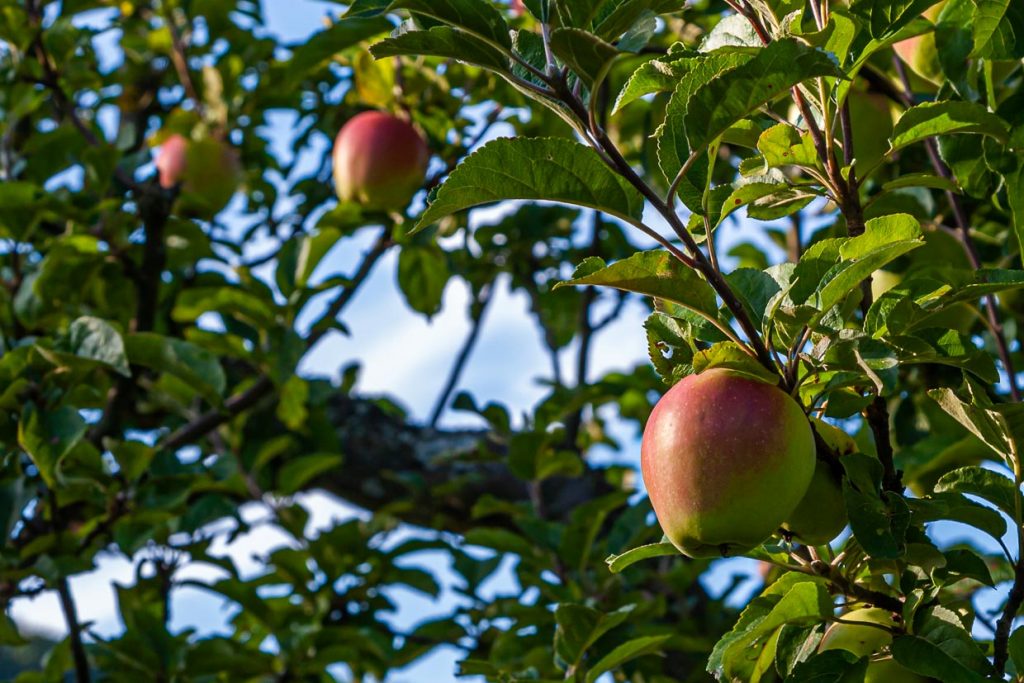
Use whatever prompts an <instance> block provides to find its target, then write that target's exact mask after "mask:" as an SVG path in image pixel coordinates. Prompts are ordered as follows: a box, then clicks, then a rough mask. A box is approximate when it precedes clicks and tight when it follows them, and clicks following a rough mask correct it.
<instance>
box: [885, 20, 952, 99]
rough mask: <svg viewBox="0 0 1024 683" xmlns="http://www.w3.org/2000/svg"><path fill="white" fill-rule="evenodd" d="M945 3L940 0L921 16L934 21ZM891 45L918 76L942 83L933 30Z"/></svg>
mask: <svg viewBox="0 0 1024 683" xmlns="http://www.w3.org/2000/svg"><path fill="white" fill-rule="evenodd" d="M945 5H946V0H942V1H941V2H938V3H937V4H935V5H932V6H931V7H929V8H928V9H927V10H925V11H924V14H923V15H922V16H924V17H925V18H926V19H929V20H930V21H933V22H934V21H936V20H937V19H938V18H939V13H941V12H942V8H943V7H944V6H945ZM892 47H893V49H894V50H896V54H897V55H899V58H900V59H901V60H902V61H903V63H904V64H906V65H907V66H909V67H910V68H911V70H912V71H913V72H914V73H916V74H917V75H918V76H920V77H921V78H923V79H925V80H927V81H931V82H932V83H934V84H935V85H940V84H941V83H942V80H943V76H942V68H941V67H940V66H939V53H938V49H937V48H936V45H935V32H934V31H932V32H931V33H925V34H924V35H920V36H914V37H913V38H907V39H906V40H901V41H899V42H898V43H896V44H895V45H893V46H892Z"/></svg>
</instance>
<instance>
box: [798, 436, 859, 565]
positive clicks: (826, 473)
mask: <svg viewBox="0 0 1024 683" xmlns="http://www.w3.org/2000/svg"><path fill="white" fill-rule="evenodd" d="M811 422H812V424H813V426H814V429H815V430H816V431H817V432H818V435H819V436H820V437H821V439H822V441H824V442H825V444H826V445H827V446H828V447H829V448H831V449H832V450H833V451H834V452H835V453H836V454H838V455H839V456H840V457H842V456H844V455H847V454H849V453H855V452H857V450H859V449H858V448H857V442H855V441H854V440H853V438H851V437H850V435H849V434H847V433H846V432H844V431H843V430H841V429H839V428H838V427H835V426H833V425H830V424H829V423H827V422H824V421H822V420H818V419H814V420H812V421H811ZM846 521H847V517H846V503H845V502H844V501H843V486H842V480H841V479H840V478H839V477H838V476H837V472H836V471H835V469H834V468H833V466H832V465H830V464H829V463H828V461H826V460H824V459H822V458H818V459H817V460H816V462H815V465H814V476H813V477H811V484H810V486H808V487H807V493H805V494H804V497H803V499H802V500H801V501H800V504H799V505H797V506H796V510H794V511H793V514H791V515H790V516H789V517H788V518H787V520H786V522H785V523H783V524H782V528H783V529H786V530H787V531H789V532H790V533H792V534H793V536H794V537H795V538H796V539H797V540H798V541H800V542H801V543H803V544H804V545H822V544H823V543H828V542H829V541H831V540H832V539H833V538H835V537H836V536H838V535H839V534H840V532H842V530H843V529H845V528H846Z"/></svg>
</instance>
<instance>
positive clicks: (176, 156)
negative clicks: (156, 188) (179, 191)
mask: <svg viewBox="0 0 1024 683" xmlns="http://www.w3.org/2000/svg"><path fill="white" fill-rule="evenodd" d="M187 149H188V140H186V139H185V137H184V136H182V135H178V134H177V133H175V134H174V135H172V136H170V137H169V138H167V139H166V140H164V142H163V144H162V145H160V151H159V152H157V155H156V170H157V171H158V172H159V174H160V187H163V188H165V189H170V188H172V187H174V186H175V185H177V184H178V181H179V180H181V176H182V174H183V173H184V172H185V155H186V153H187Z"/></svg>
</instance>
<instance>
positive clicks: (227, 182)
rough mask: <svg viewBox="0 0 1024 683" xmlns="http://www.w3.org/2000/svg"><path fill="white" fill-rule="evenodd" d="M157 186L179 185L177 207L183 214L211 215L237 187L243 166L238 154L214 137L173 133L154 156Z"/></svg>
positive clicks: (224, 204) (201, 216)
mask: <svg viewBox="0 0 1024 683" xmlns="http://www.w3.org/2000/svg"><path fill="white" fill-rule="evenodd" d="M156 168H157V172H158V173H159V182H160V186H161V187H164V188H168V189H169V188H172V187H174V186H176V185H179V184H180V186H181V195H180V197H179V201H178V210H179V211H180V212H181V213H182V214H183V215H186V216H194V217H199V218H213V217H214V216H215V215H217V214H218V213H220V211H221V210H222V209H223V208H224V207H225V206H227V203H228V202H229V201H231V198H232V197H233V196H234V195H235V192H236V191H237V190H238V185H239V184H240V183H241V180H242V169H241V166H240V164H239V160H238V153H237V152H236V151H235V150H234V149H233V148H232V147H231V146H230V145H228V144H227V143H225V142H223V141H221V140H219V139H218V138H216V137H213V136H207V137H203V138H200V139H193V140H189V139H187V138H185V137H184V136H182V135H180V134H178V133H174V134H173V135H170V136H168V137H167V138H166V139H165V140H164V142H163V144H161V145H160V149H159V151H158V152H157V155H156Z"/></svg>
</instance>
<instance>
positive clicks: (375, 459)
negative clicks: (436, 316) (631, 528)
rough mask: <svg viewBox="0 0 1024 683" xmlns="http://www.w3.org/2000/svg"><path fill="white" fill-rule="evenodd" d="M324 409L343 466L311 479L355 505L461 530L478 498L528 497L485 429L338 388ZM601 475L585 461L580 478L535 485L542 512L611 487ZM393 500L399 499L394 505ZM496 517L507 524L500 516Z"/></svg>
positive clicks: (556, 515) (558, 515)
mask: <svg viewBox="0 0 1024 683" xmlns="http://www.w3.org/2000/svg"><path fill="white" fill-rule="evenodd" d="M327 416H328V420H329V421H330V423H331V424H332V425H334V429H335V433H336V434H337V436H338V439H339V441H340V442H341V443H343V444H345V466H344V467H343V468H339V469H336V470H332V471H330V472H328V473H326V474H324V475H323V476H322V477H321V478H320V479H318V480H317V481H316V482H315V486H316V487H318V488H320V489H322V490H324V491H326V492H328V493H330V494H332V495H334V496H337V497H339V498H342V499H344V500H346V501H348V502H351V503H353V504H355V505H359V506H361V507H363V508H366V509H368V510H384V509H387V510H389V511H390V514H394V515H397V516H398V517H399V518H401V520H402V521H404V522H407V523H409V524H413V525H416V526H422V527H426V528H430V529H440V530H447V531H451V532H455V533H461V532H463V531H465V530H467V529H470V528H473V527H474V526H478V525H479V524H480V523H481V522H480V520H479V519H474V517H473V514H472V513H473V508H474V507H475V506H476V504H477V502H479V501H480V500H481V499H483V498H484V497H492V498H496V499H498V500H501V501H505V502H512V503H526V504H529V503H530V501H531V492H530V486H529V484H528V482H525V481H523V480H521V479H519V478H518V477H516V476H515V475H514V474H512V472H511V471H510V470H509V468H508V461H507V457H506V455H507V453H506V450H507V449H506V444H505V442H504V441H503V440H502V439H501V438H500V437H498V436H496V435H494V434H492V433H490V432H488V431H485V430H439V429H434V428H432V427H421V426H418V425H415V424H410V423H408V422H406V421H404V420H403V419H402V418H401V417H400V416H396V415H394V414H393V413H390V412H388V411H386V410H384V409H383V408H381V407H380V406H379V405H378V404H377V403H376V402H375V401H372V400H368V399H362V398H356V397H352V396H347V395H342V394H337V395H334V396H332V397H331V398H330V399H329V400H328V405H327ZM605 476H606V475H605V472H604V470H602V469H598V468H594V467H589V466H587V467H585V469H584V471H583V473H582V474H581V475H580V476H579V477H575V476H572V477H551V478H548V479H545V480H544V481H543V482H541V483H540V484H539V486H540V489H541V491H542V497H543V500H544V505H545V511H546V513H547V515H548V518H549V519H553V520H566V519H568V516H569V514H570V513H571V512H572V511H573V510H574V509H575V508H576V507H577V506H579V505H580V504H582V503H585V502H587V501H589V500H592V499H594V498H596V497H599V496H602V495H605V494H607V493H610V492H611V491H612V490H613V488H612V486H611V485H610V484H609V483H608V482H607V481H606V479H605ZM396 500H402V501H403V504H402V505H401V506H400V508H397V507H395V506H394V502H395V501H396ZM498 520H502V521H498ZM494 523H495V524H498V525H503V524H507V525H511V524H513V522H512V520H511V519H509V518H505V517H500V518H499V517H496V518H495V521H494Z"/></svg>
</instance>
